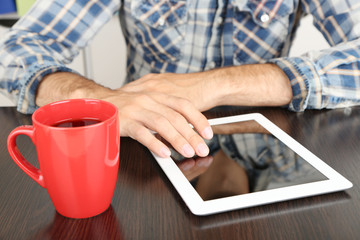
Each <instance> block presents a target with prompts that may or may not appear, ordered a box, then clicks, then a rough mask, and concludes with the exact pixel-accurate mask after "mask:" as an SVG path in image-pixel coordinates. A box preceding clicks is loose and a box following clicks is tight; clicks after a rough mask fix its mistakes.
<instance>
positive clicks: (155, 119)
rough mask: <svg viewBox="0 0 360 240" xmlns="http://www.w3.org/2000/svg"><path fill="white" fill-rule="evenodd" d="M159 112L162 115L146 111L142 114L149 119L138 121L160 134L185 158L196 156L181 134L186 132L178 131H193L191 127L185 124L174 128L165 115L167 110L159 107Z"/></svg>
mask: <svg viewBox="0 0 360 240" xmlns="http://www.w3.org/2000/svg"><path fill="white" fill-rule="evenodd" d="M157 111H159V112H161V113H162V114H161V113H158V112H152V111H147V110H144V111H143V112H142V113H143V114H144V115H145V116H147V117H146V118H145V119H144V118H141V119H138V121H141V122H142V124H143V125H144V126H146V127H147V128H149V129H152V130H154V131H156V132H157V133H159V134H160V135H161V136H162V137H163V138H164V139H165V140H166V141H168V142H169V143H170V144H171V145H172V146H173V147H174V149H175V150H176V151H178V152H179V153H180V154H181V155H183V156H184V157H193V156H194V155H195V150H194V148H193V147H192V145H190V143H189V142H188V141H187V140H186V139H185V137H184V136H183V135H182V134H181V132H184V130H180V131H178V130H177V129H186V128H189V129H191V128H190V127H189V125H188V124H186V123H185V124H183V125H182V126H176V127H174V125H173V124H171V123H170V121H169V119H167V118H166V117H164V115H163V114H164V112H166V111H167V110H164V109H163V107H162V106H157Z"/></svg>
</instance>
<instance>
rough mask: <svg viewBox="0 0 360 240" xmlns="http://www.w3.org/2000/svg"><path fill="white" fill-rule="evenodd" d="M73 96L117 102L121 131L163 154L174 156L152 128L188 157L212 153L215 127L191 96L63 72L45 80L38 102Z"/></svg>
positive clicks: (41, 85) (38, 94)
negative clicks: (102, 83)
mask: <svg viewBox="0 0 360 240" xmlns="http://www.w3.org/2000/svg"><path fill="white" fill-rule="evenodd" d="M69 98H96V99H102V100H105V101H109V102H111V103H113V104H114V105H116V106H117V107H118V109H119V118H120V135H121V136H129V137H132V138H133V139H135V140H137V141H139V142H140V143H142V144H143V145H145V146H146V147H148V148H149V149H150V150H151V151H152V152H154V153H155V154H157V155H159V156H161V157H168V156H170V150H169V148H168V147H167V146H166V145H165V144H164V143H163V142H161V141H160V140H158V139H157V138H156V137H155V136H154V135H153V134H152V132H151V131H153V132H158V133H159V134H160V135H161V136H162V137H163V138H164V139H166V140H167V141H168V142H169V143H170V144H171V145H172V146H173V147H174V149H176V150H177V151H178V152H179V153H180V154H182V155H183V156H184V157H187V158H189V157H192V156H194V155H195V154H196V155H198V156H206V155H208V153H209V149H208V147H207V145H206V144H205V142H204V140H203V139H202V137H203V138H205V139H211V138H212V136H213V133H212V130H211V127H210V125H209V123H208V121H207V119H206V118H205V116H204V115H203V114H202V113H201V112H200V111H199V110H197V109H196V108H195V106H194V105H193V104H192V103H191V102H190V101H189V100H187V99H184V98H181V97H176V96H172V95H169V94H166V93H159V92H152V91H146V92H125V91H123V90H122V89H117V90H111V89H108V88H105V87H102V86H100V85H98V84H96V83H95V82H93V81H91V80H88V79H86V78H84V77H81V76H79V75H76V74H73V73H61V72H60V73H54V74H50V75H48V76H46V77H45V78H44V79H43V80H42V82H41V83H40V86H39V88H38V92H37V95H36V104H37V105H39V106H42V105H44V104H47V103H50V102H54V101H58V100H63V99H69ZM189 123H191V124H192V125H193V126H194V129H193V128H192V127H191V126H190V125H189ZM195 130H196V131H195ZM199 134H200V135H199Z"/></svg>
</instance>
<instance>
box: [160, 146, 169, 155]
mask: <svg viewBox="0 0 360 240" xmlns="http://www.w3.org/2000/svg"><path fill="white" fill-rule="evenodd" d="M160 152H161V156H162V157H170V155H171V152H170V149H168V148H166V147H162V148H161V150H160Z"/></svg>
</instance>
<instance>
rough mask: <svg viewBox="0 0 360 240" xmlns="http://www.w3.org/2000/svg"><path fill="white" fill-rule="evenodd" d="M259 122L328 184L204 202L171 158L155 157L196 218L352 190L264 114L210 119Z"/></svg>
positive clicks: (227, 121)
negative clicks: (323, 177) (315, 170)
mask: <svg viewBox="0 0 360 240" xmlns="http://www.w3.org/2000/svg"><path fill="white" fill-rule="evenodd" d="M250 120H255V121H256V122H257V123H259V124H260V125H261V126H263V127H264V128H265V129H266V130H267V131H269V132H270V133H271V134H273V135H274V136H275V137H276V138H278V139H279V140H280V141H282V142H283V143H284V144H285V145H287V146H288V147H289V148H291V149H292V150H293V151H294V152H295V153H297V154H298V155H299V156H301V157H302V158H303V159H304V160H305V161H307V162H308V163H309V164H311V165H312V166H313V167H314V168H316V169H317V170H318V171H319V172H321V173H322V174H323V175H324V176H325V177H327V178H328V179H327V180H321V181H317V182H311V183H305V184H299V185H294V186H289V187H282V188H277V189H271V190H264V191H260V192H253V193H247V194H242V195H237V196H231V197H225V198H219V199H214V200H207V201H204V200H203V199H202V198H201V197H200V195H199V194H198V193H197V192H196V190H195V189H194V187H193V186H192V185H191V183H190V182H189V181H188V179H187V178H186V177H185V176H184V174H183V173H182V172H181V170H180V169H179V167H178V166H177V165H176V163H175V161H174V160H172V159H171V158H161V157H159V156H157V155H156V154H154V153H152V155H153V156H154V157H155V159H156V161H157V162H158V164H159V165H160V167H161V168H162V170H163V171H164V173H165V174H166V176H167V177H168V179H169V180H170V182H171V183H172V185H173V186H174V187H175V189H176V190H177V192H178V193H179V194H180V196H181V198H182V199H183V200H184V202H185V204H186V205H187V206H188V207H189V209H190V211H191V212H192V213H193V214H195V215H199V216H201V215H209V214H215V213H220V212H225V211H231V210H235V209H242V208H247V207H254V206H258V205H264V204H270V203H274V202H280V201H285V200H291V199H297V198H302V197H308V196H313V195H319V194H324V193H330V192H336V191H341V190H345V189H348V188H351V187H352V186H353V185H352V183H351V182H350V181H349V180H347V179H346V178H344V177H343V176H342V175H341V174H339V173H338V172H336V171H335V170H334V169H333V168H331V167H330V166H329V165H327V164H326V163H325V162H323V161H322V160H321V159H320V158H318V157H316V156H315V155H314V154H313V153H312V152H310V151H309V150H308V149H306V148H305V147H304V146H302V145H301V144H300V143H298V142H297V141H296V140H294V139H293V138H292V137H290V136H289V135H288V134H287V133H285V132H284V131H283V130H281V129H280V128H279V127H277V126H276V125H275V124H274V123H272V122H271V121H270V120H268V119H267V118H266V117H264V116H263V115H262V114H260V113H250V114H243V115H236V116H231V117H223V118H215V119H210V120H209V123H210V125H212V126H213V125H220V124H228V123H236V122H243V121H250Z"/></svg>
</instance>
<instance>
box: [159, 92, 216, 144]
mask: <svg viewBox="0 0 360 240" xmlns="http://www.w3.org/2000/svg"><path fill="white" fill-rule="evenodd" d="M164 104H166V105H167V106H169V107H170V108H172V109H174V110H176V111H177V112H179V113H180V114H181V115H182V116H184V117H185V118H186V120H187V121H188V122H189V123H191V124H192V125H193V126H194V128H195V129H196V130H197V131H198V133H199V134H200V135H201V136H202V137H203V138H205V139H211V138H212V137H213V135H214V134H213V131H212V128H211V126H210V124H209V121H208V120H207V118H206V117H205V116H204V115H203V114H202V113H201V112H200V111H199V110H198V109H196V108H195V106H194V105H193V104H192V103H191V102H190V101H188V100H187V99H183V98H179V97H167V100H166V101H165V102H164Z"/></svg>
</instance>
